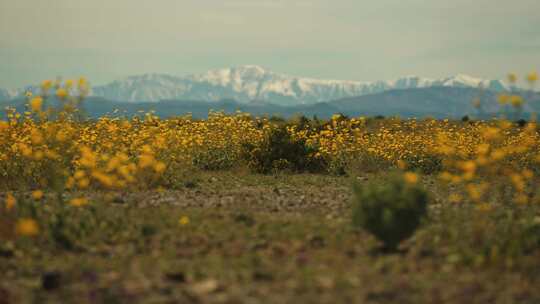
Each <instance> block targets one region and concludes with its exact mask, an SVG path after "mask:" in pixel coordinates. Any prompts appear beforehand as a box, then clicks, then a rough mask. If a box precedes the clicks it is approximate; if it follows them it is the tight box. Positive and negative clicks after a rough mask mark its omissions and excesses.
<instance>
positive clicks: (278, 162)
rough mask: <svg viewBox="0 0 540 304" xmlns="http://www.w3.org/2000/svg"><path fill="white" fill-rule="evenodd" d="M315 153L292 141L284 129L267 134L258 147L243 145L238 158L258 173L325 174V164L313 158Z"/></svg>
mask: <svg viewBox="0 0 540 304" xmlns="http://www.w3.org/2000/svg"><path fill="white" fill-rule="evenodd" d="M317 151H318V149H317V148H316V147H311V146H308V145H307V144H306V143H305V141H304V140H300V139H294V138H292V137H291V135H290V133H289V132H288V131H287V129H286V127H284V126H283V127H278V128H275V129H273V130H272V131H270V133H269V134H268V135H267V136H266V138H265V139H264V141H263V142H262V143H261V144H260V145H259V146H255V145H253V144H250V143H245V144H244V145H243V147H242V153H241V154H242V158H243V159H244V160H245V161H246V162H247V164H248V167H249V168H250V169H251V170H252V171H254V172H257V173H264V174H268V173H271V172H275V171H278V170H290V171H293V172H321V171H324V170H326V164H325V161H324V159H322V158H320V157H315V154H316V153H317Z"/></svg>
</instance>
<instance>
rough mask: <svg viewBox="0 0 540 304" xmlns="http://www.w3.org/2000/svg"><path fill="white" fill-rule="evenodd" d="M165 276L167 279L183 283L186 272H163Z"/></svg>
mask: <svg viewBox="0 0 540 304" xmlns="http://www.w3.org/2000/svg"><path fill="white" fill-rule="evenodd" d="M165 278H167V280H169V281H173V282H178V283H185V282H186V274H185V273H183V272H171V273H167V274H165Z"/></svg>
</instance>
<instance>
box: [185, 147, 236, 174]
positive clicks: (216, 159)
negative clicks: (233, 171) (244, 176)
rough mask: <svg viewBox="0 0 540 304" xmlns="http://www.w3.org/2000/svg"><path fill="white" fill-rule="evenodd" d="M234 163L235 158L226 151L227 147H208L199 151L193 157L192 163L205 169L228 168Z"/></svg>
mask: <svg viewBox="0 0 540 304" xmlns="http://www.w3.org/2000/svg"><path fill="white" fill-rule="evenodd" d="M234 163H235V159H234V157H233V156H232V155H231V154H230V153H228V152H227V149H209V150H206V151H202V152H199V153H197V154H195V156H194V157H193V165H194V166H195V167H196V168H199V169H201V170H207V171H215V170H226V169H230V168H232V167H233V166H234Z"/></svg>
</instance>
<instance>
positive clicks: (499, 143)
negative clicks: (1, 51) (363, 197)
mask: <svg viewBox="0 0 540 304" xmlns="http://www.w3.org/2000/svg"><path fill="white" fill-rule="evenodd" d="M529 76H531V77H529V78H530V80H535V77H536V76H535V74H531V75H529ZM87 86H88V85H87V82H86V80H84V79H81V80H79V82H78V85H76V84H75V82H74V81H66V82H65V83H64V84H63V85H62V84H58V83H54V82H51V81H46V82H43V84H42V91H43V94H42V96H32V95H31V94H29V96H28V98H29V99H28V105H29V109H30V110H31V112H29V113H26V114H24V115H21V114H19V113H15V112H14V111H12V110H10V111H8V115H7V118H8V119H7V121H0V185H3V186H4V187H5V189H0V190H13V189H15V188H16V187H17V185H20V184H21V182H22V183H24V184H26V185H28V187H29V188H31V189H32V190H35V191H36V192H34V194H33V198H34V199H36V200H39V199H41V198H42V197H43V192H40V190H37V189H44V190H46V189H52V190H54V191H57V192H58V191H64V190H65V189H68V190H70V191H84V190H86V189H89V188H92V189H95V188H99V189H104V190H109V191H116V190H121V189H127V188H132V187H139V188H147V187H154V186H159V183H160V181H161V180H162V179H163V177H164V176H167V175H168V174H174V172H175V171H177V170H183V169H185V168H186V167H189V166H192V165H193V164H195V163H196V162H197V160H198V159H200V158H201V157H202V156H207V157H208V158H216V155H218V156H219V158H223V159H226V160H228V161H230V162H232V163H237V162H239V161H240V160H241V158H242V156H241V155H242V147H243V145H245V144H246V143H248V144H250V145H253V146H255V147H257V145H260V144H261V143H262V142H263V141H264V138H265V136H266V135H268V134H269V132H270V131H271V130H273V129H274V128H275V127H276V124H277V123H274V122H273V121H272V120H269V119H266V118H256V117H251V116H250V115H247V114H242V113H237V114H235V115H225V114H222V113H218V112H211V113H210V114H209V117H208V119H205V120H197V119H193V118H192V117H190V116H185V117H176V118H170V119H166V120H163V119H160V118H158V117H156V116H154V115H153V114H152V113H147V114H145V115H143V116H142V117H135V118H132V119H121V118H110V117H103V118H100V119H98V120H95V121H79V120H77V117H75V116H73V115H60V114H57V115H56V116H55V117H54V119H52V118H50V116H49V114H47V115H37V116H36V115H34V114H40V113H43V112H45V109H44V105H45V104H46V101H47V96H48V94H49V92H50V91H51V90H52V89H55V95H56V96H57V97H58V98H59V99H62V100H65V101H68V100H71V99H72V97H71V95H70V94H71V93H72V92H73V90H74V88H75V87H77V88H78V91H79V94H80V95H79V97H80V96H84V94H85V92H86V91H87ZM500 100H501V102H502V101H504V102H503V103H504V104H507V103H510V104H520V105H521V103H522V102H523V100H522V99H521V97H519V96H503V97H501V99H500ZM287 130H288V132H289V133H290V134H291V137H292V138H295V139H302V140H304V141H305V142H306V144H307V145H309V146H311V147H314V148H316V149H315V151H316V152H315V153H313V155H312V156H311V157H317V158H324V159H325V160H326V161H327V163H336V162H337V163H342V164H345V165H350V164H351V163H353V162H355V161H358V160H366V159H367V160H369V161H370V162H373V163H376V162H379V163H381V164H385V165H387V166H395V167H398V168H400V169H408V170H416V169H419V170H423V171H424V172H442V173H441V174H440V176H441V179H442V180H444V181H445V182H447V183H450V184H454V185H460V186H462V189H463V191H462V193H453V196H452V201H461V200H470V201H474V202H478V203H485V202H489V201H492V200H501V199H503V200H513V201H515V202H518V203H526V202H531V201H534V200H535V199H537V197H536V196H537V193H535V191H536V190H535V186H536V184H535V182H534V181H535V180H536V176H537V173H536V171H535V170H537V169H535V168H537V166H538V161H540V153H539V152H540V138H539V136H538V132H537V125H536V123H534V122H533V123H529V124H527V125H526V126H525V127H518V126H517V125H515V124H511V123H509V122H508V121H504V120H500V121H497V120H494V121H475V122H461V121H450V120H435V119H424V120H415V119H409V120H401V119H397V118H393V119H383V120H367V119H365V118H362V117H360V118H350V119H349V118H345V117H343V116H341V115H334V116H333V117H332V119H330V120H329V121H326V122H322V123H320V124H319V125H317V126H315V125H308V126H307V127H306V126H305V125H300V124H289V125H288V127H287ZM201 155H202V156H201ZM406 178H407V180H408V181H409V182H413V181H414V180H415V178H414V176H413V175H411V174H409V175H408V176H407V177H406ZM504 181H506V183H504ZM495 183H497V185H499V184H501V185H502V186H500V189H501V190H500V191H491V189H493V187H494V185H495ZM498 187H499V186H498ZM508 187H511V188H512V191H510V192H508V191H507V190H508V189H507V188H508ZM507 193H511V196H512V197H511V198H508V197H507V196H508V194H507ZM495 196H497V197H495ZM86 203H87V200H82V199H81V200H78V199H75V200H74V201H72V205H76V206H82V205H85V204H86Z"/></svg>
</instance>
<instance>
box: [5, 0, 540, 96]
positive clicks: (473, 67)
mask: <svg viewBox="0 0 540 304" xmlns="http://www.w3.org/2000/svg"><path fill="white" fill-rule="evenodd" d="M243 64H257V65H262V66H264V67H268V68H270V69H271V70H274V71H276V72H283V73H288V74H293V75H299V76H310V77H317V78H332V79H353V80H377V79H394V78H397V77H400V76H404V75H411V74H414V75H420V76H427V77H442V76H448V75H453V74H457V73H465V74H470V75H473V76H479V77H487V78H503V77H505V75H506V74H507V72H511V71H515V72H518V73H521V74H525V73H527V72H529V71H531V70H539V69H540V1H539V0H513V1H510V0H444V1H443V0H369V1H367V0H312V1H309V0H272V1H270V0H88V1H86V0H49V1H45V0H0V87H7V88H12V87H17V86H22V85H25V84H29V83H36V82H38V81H40V80H42V79H46V78H54V77H56V76H64V77H75V76H79V75H85V76H86V77H87V78H89V79H90V80H91V81H92V82H93V83H94V84H101V83H104V82H108V81H111V80H114V79H117V78H119V77H124V76H128V75H132V74H141V73H148V72H157V73H169V74H173V75H186V74H191V73H199V72H204V71H205V70H208V69H212V68H221V67H228V66H237V65H243Z"/></svg>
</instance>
